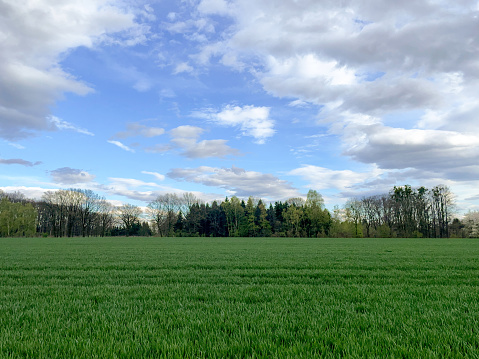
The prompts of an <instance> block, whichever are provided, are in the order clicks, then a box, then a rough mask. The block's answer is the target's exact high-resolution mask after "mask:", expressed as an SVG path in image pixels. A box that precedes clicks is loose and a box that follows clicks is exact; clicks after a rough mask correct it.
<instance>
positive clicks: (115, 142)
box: [107, 140, 135, 153]
mask: <svg viewBox="0 0 479 359" xmlns="http://www.w3.org/2000/svg"><path fill="white" fill-rule="evenodd" d="M107 142H108V143H111V144H112V145H115V146H118V147H120V148H121V149H122V150H125V151H128V152H132V153H135V150H134V149H132V148H130V147H128V146H127V145H124V144H123V143H121V142H120V141H112V140H109V141H107Z"/></svg>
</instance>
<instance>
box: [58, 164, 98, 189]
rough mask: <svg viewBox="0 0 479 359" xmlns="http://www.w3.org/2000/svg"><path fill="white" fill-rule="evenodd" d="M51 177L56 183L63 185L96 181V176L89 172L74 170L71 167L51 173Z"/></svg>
mask: <svg viewBox="0 0 479 359" xmlns="http://www.w3.org/2000/svg"><path fill="white" fill-rule="evenodd" d="M50 175H51V176H52V179H53V181H54V182H55V183H59V184H63V185H73V184H79V183H89V182H92V181H93V180H94V179H95V176H94V175H92V174H90V173H88V172H87V171H83V170H79V169H74V168H70V167H62V168H58V169H56V170H53V171H50Z"/></svg>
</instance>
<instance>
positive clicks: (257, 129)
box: [192, 105, 276, 144]
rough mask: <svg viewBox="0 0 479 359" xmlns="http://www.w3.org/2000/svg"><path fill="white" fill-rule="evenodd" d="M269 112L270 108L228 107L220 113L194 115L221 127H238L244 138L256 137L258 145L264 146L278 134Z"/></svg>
mask: <svg viewBox="0 0 479 359" xmlns="http://www.w3.org/2000/svg"><path fill="white" fill-rule="evenodd" d="M269 112H270V108H269V107H256V106H243V107H240V106H232V105H227V106H225V107H224V108H223V109H222V110H221V111H220V112H215V111H213V110H208V111H202V112H194V113H193V114H192V115H193V116H196V117H200V118H205V119H208V120H209V121H211V122H213V123H216V124H218V125H221V126H228V127H238V128H240V129H241V131H242V133H243V135H244V136H251V137H254V138H255V140H256V142H257V143H259V144H264V143H265V142H266V139H267V138H269V137H271V136H273V135H274V134H275V132H276V131H275V130H274V121H273V120H272V119H270V118H269Z"/></svg>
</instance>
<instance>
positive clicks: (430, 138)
mask: <svg viewBox="0 0 479 359" xmlns="http://www.w3.org/2000/svg"><path fill="white" fill-rule="evenodd" d="M347 132H352V133H355V139H354V142H351V143H349V144H348V146H347V147H346V148H347V150H346V151H345V154H346V155H349V156H351V157H352V158H354V159H355V160H357V161H360V162H364V163H375V164H377V165H378V166H379V167H380V168H383V169H406V168H414V169H416V170H418V171H423V172H427V171H429V172H434V173H436V175H438V174H439V173H440V174H442V176H443V178H453V179H455V180H459V181H460V180H461V177H462V180H470V179H471V178H474V177H475V178H477V176H478V175H479V167H478V165H477V158H479V136H478V135H476V134H471V133H469V134H464V133H460V132H455V131H442V130H422V129H404V128H393V127H388V126H384V125H381V124H372V125H350V126H349V128H346V133H347ZM351 141H352V140H351ZM461 172H462V175H459V173H461Z"/></svg>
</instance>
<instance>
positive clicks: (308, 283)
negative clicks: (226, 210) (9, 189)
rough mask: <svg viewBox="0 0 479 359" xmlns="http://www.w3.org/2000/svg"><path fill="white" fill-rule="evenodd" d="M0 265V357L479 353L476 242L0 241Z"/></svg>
mask: <svg viewBox="0 0 479 359" xmlns="http://www.w3.org/2000/svg"><path fill="white" fill-rule="evenodd" d="M0 253H1V260H0V288H1V290H0V309H1V310H0V357H2V358H20V357H23V358H28V357H30V358H33V357H36V358H115V357H118V358H120V357H121V358H180V357H181V358H220V357H221V358H232V357H236V358H252V357H259V358H293V357H294V358H296V357H297V358H312V357H331V358H339V357H356V358H360V357H371V358H383V357H390V358H475V357H477V353H478V351H479V337H478V336H477V318H479V302H478V300H477V297H478V290H477V288H479V266H478V262H477V258H479V241H478V240H475V239H455V240H448V239H439V240H437V239H436V240H432V239H427V238H425V239H421V240H413V239H410V240H404V239H384V238H381V239H355V238H353V239H294V240H293V239H291V238H288V239H279V238H273V239H265V238H251V239H249V238H246V239H245V238H232V239H225V238H221V239H210V238H201V239H198V238H140V237H139V238H135V239H134V240H133V239H131V238H100V239H99V238H95V239H88V238H86V239H85V238H80V239H79V238H74V239H72V238H58V239H57V238H47V239H35V240H33V241H32V240H28V239H19V238H15V239H8V238H2V239H1V240H0ZM458 258H460V261H458Z"/></svg>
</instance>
